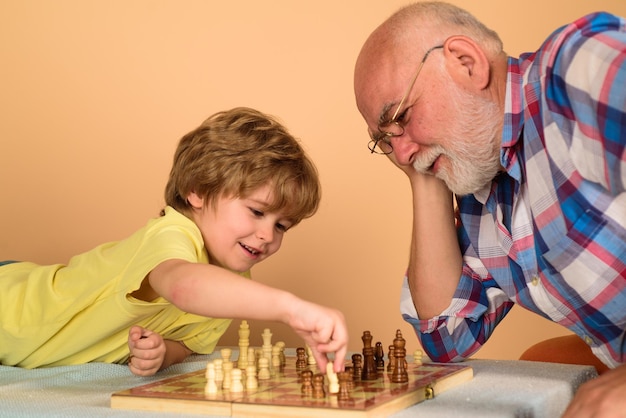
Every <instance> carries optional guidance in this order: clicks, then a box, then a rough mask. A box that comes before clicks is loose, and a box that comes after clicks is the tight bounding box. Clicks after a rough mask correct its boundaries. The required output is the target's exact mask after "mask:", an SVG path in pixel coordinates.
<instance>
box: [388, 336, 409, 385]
mask: <svg viewBox="0 0 626 418" xmlns="http://www.w3.org/2000/svg"><path fill="white" fill-rule="evenodd" d="M405 344H406V340H405V339H404V338H402V332H401V331H400V330H397V331H396V338H395V339H394V340H393V356H394V358H395V363H396V364H395V366H394V369H393V371H392V373H391V379H390V380H391V381H392V382H393V383H407V382H408V381H409V373H408V372H407V363H406V349H405V348H404V346H405Z"/></svg>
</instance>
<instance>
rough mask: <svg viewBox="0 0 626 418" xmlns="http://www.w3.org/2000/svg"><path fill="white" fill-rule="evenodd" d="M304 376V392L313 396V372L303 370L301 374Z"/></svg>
mask: <svg viewBox="0 0 626 418" xmlns="http://www.w3.org/2000/svg"><path fill="white" fill-rule="evenodd" d="M300 377H301V378H302V389H301V391H302V394H303V395H305V396H311V395H312V394H313V372H312V371H311V370H308V369H307V370H303V371H302V374H301V375H300Z"/></svg>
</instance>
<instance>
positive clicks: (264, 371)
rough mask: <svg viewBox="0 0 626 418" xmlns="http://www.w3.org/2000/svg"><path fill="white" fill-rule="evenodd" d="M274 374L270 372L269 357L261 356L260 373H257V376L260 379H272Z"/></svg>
mask: <svg viewBox="0 0 626 418" xmlns="http://www.w3.org/2000/svg"><path fill="white" fill-rule="evenodd" d="M271 377H272V376H271V374H270V362H269V360H268V359H267V358H265V357H261V358H260V359H259V374H258V375H257V378H258V379H259V380H267V379H270V378H271Z"/></svg>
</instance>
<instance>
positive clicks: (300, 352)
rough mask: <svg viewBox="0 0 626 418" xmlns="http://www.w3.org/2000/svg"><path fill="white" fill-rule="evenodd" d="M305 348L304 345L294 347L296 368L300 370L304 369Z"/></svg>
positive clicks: (305, 364)
mask: <svg viewBox="0 0 626 418" xmlns="http://www.w3.org/2000/svg"><path fill="white" fill-rule="evenodd" d="M306 367H307V362H306V350H305V348H304V347H298V348H296V369H298V370H302V369H306Z"/></svg>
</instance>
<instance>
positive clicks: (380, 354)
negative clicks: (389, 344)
mask: <svg viewBox="0 0 626 418" xmlns="http://www.w3.org/2000/svg"><path fill="white" fill-rule="evenodd" d="M374 360H375V363H376V370H377V371H378V374H379V375H380V376H382V375H383V372H384V371H385V352H384V351H383V344H382V343H381V342H377V343H376V348H375V349H374Z"/></svg>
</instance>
